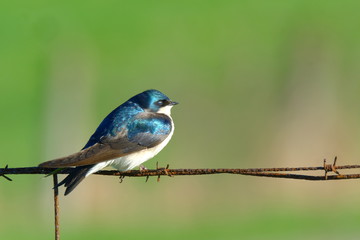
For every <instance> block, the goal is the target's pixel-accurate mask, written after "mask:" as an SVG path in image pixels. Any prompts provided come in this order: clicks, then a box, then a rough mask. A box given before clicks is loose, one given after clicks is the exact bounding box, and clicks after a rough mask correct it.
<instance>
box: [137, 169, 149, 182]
mask: <svg viewBox="0 0 360 240" xmlns="http://www.w3.org/2000/svg"><path fill="white" fill-rule="evenodd" d="M147 170H148V169H147V168H146V167H145V166H144V165H140V167H139V171H140V173H143V172H144V171H147ZM148 180H149V176H146V179H145V182H147V181H148Z"/></svg>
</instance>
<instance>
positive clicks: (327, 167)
mask: <svg viewBox="0 0 360 240" xmlns="http://www.w3.org/2000/svg"><path fill="white" fill-rule="evenodd" d="M336 160H337V157H335V158H334V163H333V164H326V159H324V170H325V180H327V173H328V172H334V173H336V174H337V175H340V173H339V171H338V170H336Z"/></svg>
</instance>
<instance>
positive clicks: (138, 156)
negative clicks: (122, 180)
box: [108, 117, 175, 171]
mask: <svg viewBox="0 0 360 240" xmlns="http://www.w3.org/2000/svg"><path fill="white" fill-rule="evenodd" d="M170 119H171V117H170ZM171 125H172V128H171V132H170V133H169V135H168V136H167V138H165V139H164V141H162V142H161V143H160V144H158V145H156V146H155V147H152V148H147V149H144V150H141V151H138V152H134V153H131V154H129V155H126V156H123V157H120V158H116V159H113V160H110V161H109V162H108V164H109V165H110V166H111V167H113V168H115V169H117V170H119V171H127V170H131V169H133V168H135V167H137V166H139V165H141V164H142V163H144V162H145V161H147V160H149V159H151V158H153V157H154V156H156V155H157V154H158V153H159V152H160V151H161V150H162V149H163V148H164V147H165V146H166V145H167V144H168V143H169V141H170V139H171V137H172V135H173V133H174V128H175V127H174V123H173V121H172V119H171Z"/></svg>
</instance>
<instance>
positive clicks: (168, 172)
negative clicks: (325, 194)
mask: <svg viewBox="0 0 360 240" xmlns="http://www.w3.org/2000/svg"><path fill="white" fill-rule="evenodd" d="M336 161H337V158H336V157H335V159H334V163H333V164H326V160H325V161H324V164H323V166H319V167H293V168H289V167H285V168H247V169H241V168H238V169H233V168H230V169H229V168H218V169H208V168H203V169H170V168H169V166H166V167H165V168H159V167H158V166H157V167H156V169H145V168H142V169H140V170H130V171H125V172H119V171H115V170H112V171H111V170H110V171H98V172H96V173H95V174H97V175H107V176H118V177H121V178H124V177H147V178H148V177H151V176H156V177H157V178H158V179H159V178H160V176H179V175H180V176H184V175H208V174H225V173H227V174H240V175H250V176H257V177H272V178H290V179H302V180H310V181H318V180H340V179H356V178H360V174H340V173H339V172H338V170H339V169H356V168H360V165H343V166H336ZM69 170H70V169H69V168H67V169H66V168H65V169H63V170H61V171H59V172H57V174H67V173H69ZM53 171H54V169H53V168H39V167H28V168H8V167H5V168H0V176H4V175H5V174H7V175H9V174H49V173H52V172H53ZM297 171H325V174H322V175H303V174H294V173H280V172H297ZM329 172H333V173H335V174H336V175H328V173H329Z"/></svg>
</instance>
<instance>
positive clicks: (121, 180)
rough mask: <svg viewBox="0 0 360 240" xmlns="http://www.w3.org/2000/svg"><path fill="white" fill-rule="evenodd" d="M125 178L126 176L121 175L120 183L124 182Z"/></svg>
mask: <svg viewBox="0 0 360 240" xmlns="http://www.w3.org/2000/svg"><path fill="white" fill-rule="evenodd" d="M124 178H125V176H122V175H120V177H119V180H120V183H122V182H123V181H124Z"/></svg>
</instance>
